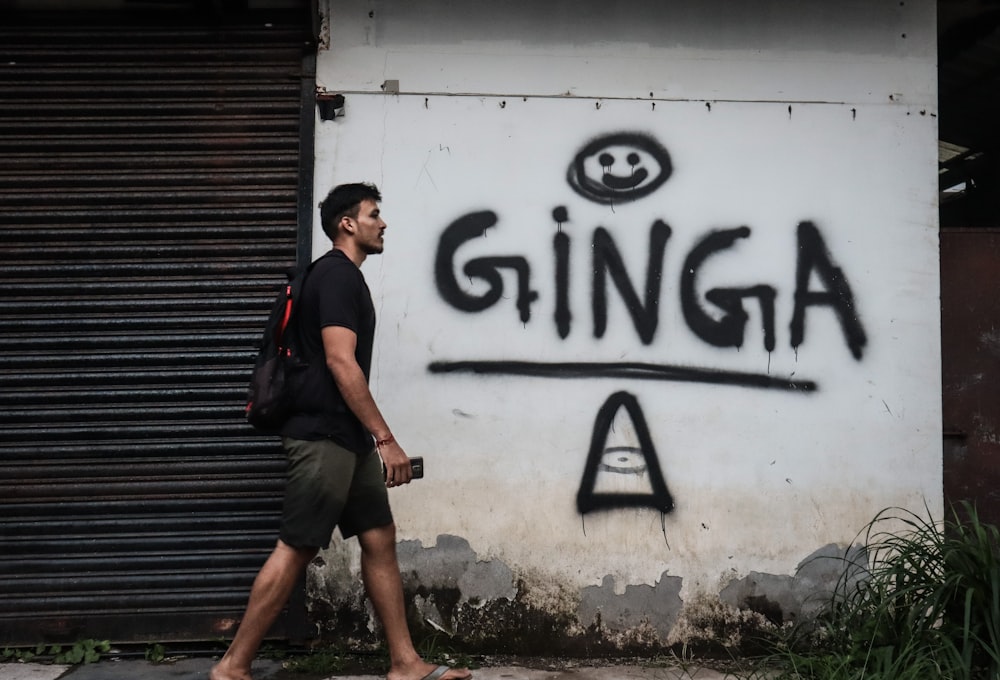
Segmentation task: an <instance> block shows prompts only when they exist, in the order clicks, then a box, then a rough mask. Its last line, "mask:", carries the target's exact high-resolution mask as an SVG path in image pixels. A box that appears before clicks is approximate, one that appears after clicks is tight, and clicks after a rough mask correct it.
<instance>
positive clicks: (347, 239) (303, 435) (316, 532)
mask: <svg viewBox="0 0 1000 680" xmlns="http://www.w3.org/2000/svg"><path fill="white" fill-rule="evenodd" d="M381 200H382V196H381V194H380V193H379V190H378V189H377V188H376V187H375V186H374V185H372V184H342V185H340V186H337V187H335V188H334V189H333V190H332V191H331V192H330V193H329V195H328V196H327V197H326V199H325V200H324V201H323V202H322V203H321V204H320V219H321V223H322V226H323V231H324V232H325V233H326V235H327V236H329V237H330V240H331V241H332V242H333V250H331V251H330V253H328V254H327V255H325V256H324V257H323V258H322V259H321V260H320V261H319V262H317V263H316V264H315V265H314V267H313V269H312V271H311V272H310V274H309V276H308V278H307V279H306V282H305V285H304V286H303V289H302V293H301V296H300V297H301V299H300V302H299V308H298V312H297V314H298V316H297V319H298V324H299V326H298V329H299V335H300V340H301V343H302V350H303V355H304V357H305V358H306V359H307V360H308V361H309V364H310V368H309V372H308V375H307V378H306V382H307V384H306V385H305V386H304V388H303V389H302V390H301V392H300V394H299V395H298V396H297V398H296V402H297V403H296V405H295V409H294V412H293V414H292V416H291V417H290V418H289V419H288V421H287V422H286V424H285V426H284V427H283V428H282V444H283V446H284V448H285V452H286V453H287V455H288V480H287V484H286V488H285V501H284V507H283V509H282V519H281V529H280V532H279V538H278V543H277V546H276V547H275V548H274V551H273V552H272V553H271V556H270V557H269V558H268V559H267V562H265V564H264V566H263V567H262V568H261V570H260V573H259V574H258V575H257V578H256V579H255V581H254V584H253V588H252V590H251V591H250V600H249V603H248V604H247V610H246V613H245V614H244V616H243V620H242V622H241V623H240V627H239V630H237V632H236V636H235V637H234V638H233V642H232V644H231V645H230V647H229V650H228V651H227V652H226V653H225V655H224V656H223V657H222V659H221V660H220V661H219V662H218V663H217V664H216V665H215V666H214V667H213V668H212V671H211V673H210V676H209V677H210V680H251V678H250V664H251V662H252V661H253V659H254V657H255V656H256V654H257V649H258V647H259V646H260V643H261V641H262V640H263V638H264V636H265V635H266V634H267V631H268V630H269V629H270V628H271V625H272V624H273V623H274V621H275V619H277V617H278V614H279V613H280V612H281V610H282V608H283V607H284V605H285V603H286V601H287V600H288V598H289V596H290V595H291V592H292V589H293V587H294V586H295V583H296V581H297V580H298V577H299V575H300V574H301V573H302V571H303V570H304V569H305V568H306V566H307V565H308V564H309V562H310V561H312V559H313V557H315V556H316V553H317V552H318V551H319V549H320V548H325V547H327V546H328V545H329V543H330V537H331V534H332V533H333V529H334V527H339V528H340V532H341V534H342V535H343V537H344V538H345V539H347V538H350V537H351V536H357V537H358V542H359V543H360V545H361V575H362V579H363V581H364V584H365V589H366V591H367V593H368V597H369V598H370V599H371V601H372V604H373V606H374V608H375V613H376V615H377V616H378V618H379V620H380V621H381V623H382V628H383V630H384V632H385V637H386V641H387V645H388V648H389V659H390V669H389V672H388V676H387V678H388V680H465V679H466V678H470V677H471V675H472V674H471V673H470V672H469V671H468V670H466V669H464V668H460V669H454V668H448V667H447V666H437V667H435V666H434V665H432V664H429V663H426V662H425V661H424V660H423V659H421V658H420V656H419V655H418V654H417V651H416V649H415V648H414V646H413V641H412V639H411V638H410V631H409V628H408V627H407V623H406V613H405V607H404V602H403V586H402V579H401V577H400V573H399V564H398V561H397V559H396V526H395V524H394V522H393V518H392V513H391V511H390V509H389V500H388V493H387V491H386V487H394V486H399V485H401V484H408V483H409V482H410V480H411V478H412V469H411V468H410V462H409V458H408V457H407V456H406V454H405V453H404V452H403V449H402V448H401V447H400V445H399V443H398V442H397V441H396V439H395V437H393V435H392V432H391V431H390V429H389V426H388V425H387V424H386V422H385V419H384V418H383V417H382V414H381V412H380V411H379V408H378V406H377V405H376V404H375V400H374V398H373V397H372V394H371V391H370V390H369V388H368V376H369V370H370V367H371V357H372V344H373V341H374V333H375V307H374V305H373V304H372V299H371V293H370V292H369V290H368V286H367V284H366V283H365V279H364V276H363V275H362V274H361V270H360V267H361V264H362V263H363V262H364V261H365V259H366V258H367V257H368V256H369V255H376V254H378V253H381V252H382V249H383V236H384V232H385V229H386V223H385V222H384V221H383V220H382V216H381V212H380V209H379V204H378V202H379V201H381ZM373 441H374V444H373ZM380 458H381V460H380ZM383 464H384V465H385V473H384V475H383V471H382V465H383Z"/></svg>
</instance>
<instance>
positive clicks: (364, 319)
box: [281, 248, 375, 454]
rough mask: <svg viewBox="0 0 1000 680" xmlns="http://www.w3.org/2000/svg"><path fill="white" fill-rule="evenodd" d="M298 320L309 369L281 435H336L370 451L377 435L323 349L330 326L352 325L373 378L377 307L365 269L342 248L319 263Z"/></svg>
mask: <svg viewBox="0 0 1000 680" xmlns="http://www.w3.org/2000/svg"><path fill="white" fill-rule="evenodd" d="M296 323H297V327H298V331H299V337H300V339H301V343H302V353H303V356H304V357H305V359H306V360H307V361H308V362H309V370H308V371H307V374H306V377H305V384H304V385H303V387H302V389H301V390H300V391H299V393H298V395H297V396H296V400H295V409H294V412H293V413H292V416H291V417H290V418H289V419H288V421H287V422H286V423H285V426H284V427H283V428H282V430H281V434H282V435H284V436H286V437H293V438H295V439H307V440H318V439H326V438H330V439H332V440H333V441H334V442H336V443H337V444H339V445H340V446H343V447H344V448H346V449H349V450H351V451H354V452H355V453H358V454H366V453H368V452H370V451H371V449H372V437H371V435H370V434H369V433H368V431H367V430H366V429H365V428H364V426H363V425H362V424H361V422H360V421H359V420H358V419H357V418H356V417H355V415H354V414H353V413H352V412H351V410H350V409H349V408H348V407H347V404H346V403H345V402H344V399H343V397H342V396H341V395H340V392H339V391H338V390H337V385H336V383H335V382H334V380H333V375H332V374H331V373H330V369H329V368H327V365H326V356H325V354H324V352H323V338H322V334H321V330H322V329H323V328H324V327H326V326H343V327H344V328H349V329H350V330H352V331H354V333H355V334H356V335H357V338H358V343H357V348H356V349H355V353H354V356H355V358H356V359H357V360H358V365H359V366H361V370H362V371H363V372H364V374H365V379H366V380H367V379H368V376H369V373H370V370H371V362H372V344H373V343H374V340H375V306H374V305H373V304H372V296H371V292H370V291H369V290H368V285H367V284H366V283H365V277H364V276H363V275H362V274H361V270H360V269H358V267H357V265H355V264H354V263H353V262H352V261H351V260H350V259H349V258H348V257H347V255H345V254H344V253H343V252H341V251H340V250H337V249H336V248H334V249H333V250H332V251H330V253H328V254H327V255H326V256H325V257H323V258H321V259H320V260H319V261H317V262H316V264H315V265H314V266H313V269H312V271H311V272H310V273H309V276H308V277H307V278H306V282H305V285H304V286H303V288H302V293H301V295H300V300H299V305H298V310H297V311H296Z"/></svg>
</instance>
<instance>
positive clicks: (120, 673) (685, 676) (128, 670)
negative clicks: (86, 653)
mask: <svg viewBox="0 0 1000 680" xmlns="http://www.w3.org/2000/svg"><path fill="white" fill-rule="evenodd" d="M214 662H215V660H214V659H212V658H208V657H202V658H183V659H178V660H176V661H170V662H164V663H157V664H153V663H150V662H148V661H145V660H118V661H116V660H113V659H112V660H103V661H100V662H98V663H92V664H83V665H80V666H55V665H51V664H33V663H0V680H57V679H64V680H207V678H208V671H209V669H210V668H211V667H212V664H213V663H214ZM253 673H254V680H293V679H294V678H297V677H298V678H303V677H305V676H303V675H301V674H298V673H295V672H292V671H288V670H285V669H284V668H282V664H281V662H280V661H270V660H258V661H256V662H255V663H254V667H253ZM473 677H474V680H722V679H723V678H735V677H737V676H734V675H729V674H726V673H722V672H719V671H715V670H711V669H708V668H703V667H694V666H691V667H688V666H684V667H681V666H667V667H661V666H655V667H651V666H641V665H587V664H586V663H585V662H582V661H574V662H572V663H566V664H565V665H564V667H560V668H558V669H551V668H550V669H537V668H528V667H522V666H500V667H490V668H477V669H475V670H474V671H473ZM330 678H331V680H384V679H383V678H382V677H381V676H378V675H333V676H330Z"/></svg>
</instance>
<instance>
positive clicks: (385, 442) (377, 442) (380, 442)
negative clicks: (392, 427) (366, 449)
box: [375, 434, 396, 448]
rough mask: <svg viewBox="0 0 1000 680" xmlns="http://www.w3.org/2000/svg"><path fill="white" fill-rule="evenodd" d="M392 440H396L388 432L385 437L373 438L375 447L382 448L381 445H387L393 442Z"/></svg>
mask: <svg viewBox="0 0 1000 680" xmlns="http://www.w3.org/2000/svg"><path fill="white" fill-rule="evenodd" d="M394 441H396V440H395V439H393V438H392V435H391V434H390V435H389V436H388V437H386V438H385V439H376V440H375V446H376V447H377V448H382V447H383V446H388V445H389V444H391V443H393V442H394Z"/></svg>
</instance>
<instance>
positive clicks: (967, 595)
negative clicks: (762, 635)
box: [751, 504, 1000, 680]
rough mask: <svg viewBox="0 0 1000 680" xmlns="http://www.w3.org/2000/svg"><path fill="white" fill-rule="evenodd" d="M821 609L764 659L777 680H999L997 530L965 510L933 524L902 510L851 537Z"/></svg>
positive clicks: (889, 511)
mask: <svg viewBox="0 0 1000 680" xmlns="http://www.w3.org/2000/svg"><path fill="white" fill-rule="evenodd" d="M858 542H860V543H861V544H862V545H863V546H864V547H865V551H862V552H861V553H860V554H862V555H864V557H863V558H861V559H865V560H866V563H864V564H860V563H857V562H850V561H849V560H847V559H845V569H844V572H843V573H844V575H843V576H842V577H841V579H840V581H839V582H838V583H837V586H836V588H835V592H834V593H833V595H832V597H831V598H830V601H829V604H828V606H827V607H826V609H825V611H824V612H823V613H822V614H821V615H819V616H818V617H817V618H816V619H815V620H814V621H813V622H811V626H810V627H808V628H805V627H799V628H797V629H793V631H792V632H791V633H789V634H788V635H787V636H785V637H783V638H782V639H781V640H780V642H779V643H778V644H777V645H776V648H777V649H776V652H775V653H774V654H772V655H771V656H769V657H768V659H767V661H768V662H769V663H768V664H767V666H768V668H769V669H770V670H769V671H768V672H767V673H763V672H760V673H756V674H751V677H754V676H755V675H756V676H759V677H765V675H766V677H769V678H774V679H776V680H862V679H864V680H907V679H909V678H914V679H916V678H920V679H921V680H927V679H929V678H935V679H936V678H942V679H945V680H996V679H997V678H1000V554H998V549H1000V532H998V530H997V528H996V527H995V526H993V525H990V524H986V523H983V522H981V521H980V520H979V517H978V515H977V513H976V511H975V508H973V507H972V506H971V505H968V504H965V505H962V506H961V513H959V512H958V511H957V510H956V509H953V510H952V513H951V518H950V519H948V520H944V521H940V522H936V521H934V520H933V519H924V518H922V517H919V516H917V515H916V514H914V513H912V512H910V511H908V510H903V509H900V508H890V509H887V510H884V511H882V512H881V513H879V515H878V516H876V518H875V519H874V520H872V521H871V522H870V523H869V524H868V525H867V526H866V527H865V528H864V529H863V530H862V532H861V533H860V534H859V535H858Z"/></svg>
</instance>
